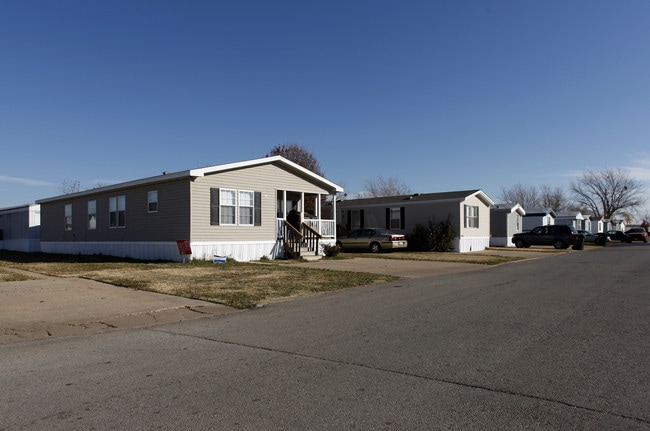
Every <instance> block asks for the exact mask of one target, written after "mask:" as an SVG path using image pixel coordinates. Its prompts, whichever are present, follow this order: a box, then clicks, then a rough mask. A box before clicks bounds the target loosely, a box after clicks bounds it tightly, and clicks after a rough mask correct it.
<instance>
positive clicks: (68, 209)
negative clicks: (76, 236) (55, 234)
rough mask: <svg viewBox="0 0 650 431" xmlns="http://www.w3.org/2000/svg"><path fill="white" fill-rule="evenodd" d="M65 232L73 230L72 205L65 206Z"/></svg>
mask: <svg viewBox="0 0 650 431" xmlns="http://www.w3.org/2000/svg"><path fill="white" fill-rule="evenodd" d="M64 211H65V230H72V204H67V205H66V206H65V209H64Z"/></svg>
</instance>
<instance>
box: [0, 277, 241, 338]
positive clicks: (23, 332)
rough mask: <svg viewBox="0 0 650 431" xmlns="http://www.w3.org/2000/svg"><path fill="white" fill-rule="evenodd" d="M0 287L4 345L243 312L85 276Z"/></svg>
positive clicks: (41, 279) (0, 335) (24, 282)
mask: <svg viewBox="0 0 650 431" xmlns="http://www.w3.org/2000/svg"><path fill="white" fill-rule="evenodd" d="M3 269H5V270H7V271H13V272H21V273H23V274H25V275H28V276H29V277H32V278H34V280H27V281H15V282H3V283H0V343H3V342H8V341H17V340H28V339H38V338H48V337H56V336H65V335H74V334H80V333H93V332H104V331H112V330H119V329H126V328H138V327H145V326H151V325H155V324H160V323H172V322H181V321H184V320H190V319H197V318H201V317H206V316H214V315H219V314H226V313H233V312H237V311H239V310H235V309H233V308H230V307H227V306H225V305H219V304H213V303H210V302H205V301H198V300H193V299H185V298H180V297H176V296H171V295H163V294H159V293H153V292H145V291H141V290H134V289H129V288H124V287H117V286H113V285H110V284H105V283H100V282H96V281H92V280H85V279H80V278H60V277H47V276H43V275H40V274H34V273H25V272H24V271H18V270H14V269H11V268H3Z"/></svg>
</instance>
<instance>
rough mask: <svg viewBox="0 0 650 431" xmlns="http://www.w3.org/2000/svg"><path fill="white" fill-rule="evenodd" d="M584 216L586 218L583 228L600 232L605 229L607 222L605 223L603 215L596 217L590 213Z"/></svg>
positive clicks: (592, 231)
mask: <svg viewBox="0 0 650 431" xmlns="http://www.w3.org/2000/svg"><path fill="white" fill-rule="evenodd" d="M583 217H584V220H583V221H582V228H581V229H582V230H586V231H588V232H591V233H600V232H604V231H605V230H604V229H605V224H604V223H603V218H602V217H596V216H594V215H589V214H583Z"/></svg>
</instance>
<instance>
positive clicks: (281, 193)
mask: <svg viewBox="0 0 650 431" xmlns="http://www.w3.org/2000/svg"><path fill="white" fill-rule="evenodd" d="M328 196H329V197H330V198H331V201H332V210H331V211H327V214H325V213H324V211H323V203H324V202H325V201H326V200H327V199H328ZM335 214H336V195H326V194H321V193H307V192H299V191H291V190H278V192H277V240H278V241H279V242H281V243H282V244H283V248H284V250H285V253H286V255H287V256H286V257H293V258H304V257H305V256H320V255H321V248H322V245H323V244H332V245H333V244H335V243H336V220H335Z"/></svg>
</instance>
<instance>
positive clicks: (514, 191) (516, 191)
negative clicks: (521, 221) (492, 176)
mask: <svg viewBox="0 0 650 431" xmlns="http://www.w3.org/2000/svg"><path fill="white" fill-rule="evenodd" d="M499 199H501V200H502V201H503V202H506V203H509V204H513V205H514V204H519V205H521V206H522V207H524V209H530V208H538V207H540V206H542V202H541V200H540V197H539V194H538V193H537V188H536V187H535V186H527V185H523V184H515V185H514V186H511V187H501V195H500V196H499Z"/></svg>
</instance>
